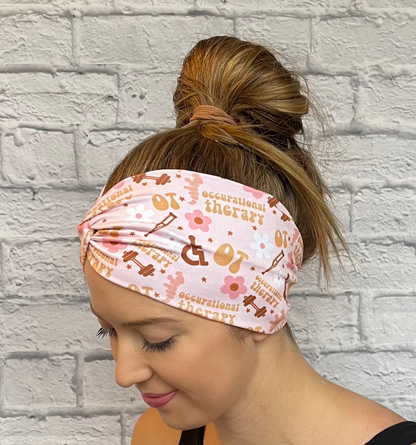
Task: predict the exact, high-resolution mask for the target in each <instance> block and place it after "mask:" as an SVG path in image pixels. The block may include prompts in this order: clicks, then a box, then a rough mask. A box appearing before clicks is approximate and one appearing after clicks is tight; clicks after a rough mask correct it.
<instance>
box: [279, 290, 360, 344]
mask: <svg viewBox="0 0 416 445" xmlns="http://www.w3.org/2000/svg"><path fill="white" fill-rule="evenodd" d="M290 302H291V304H292V307H291V309H290V312H289V314H288V320H289V323H290V325H291V327H292V326H293V332H294V334H295V336H296V340H297V341H298V344H299V345H301V346H302V348H312V349H315V348H316V346H317V345H320V346H321V347H324V348H331V349H332V350H333V349H345V348H354V347H357V346H358V345H359V343H360V335H359V326H358V307H359V297H358V296H356V295H348V296H342V297H339V296H338V297H336V298H330V297H326V296H320V297H318V296H308V297H293V298H292V299H291V300H290ZM317 326H319V329H317Z"/></svg>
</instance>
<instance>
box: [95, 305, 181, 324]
mask: <svg viewBox="0 0 416 445" xmlns="http://www.w3.org/2000/svg"><path fill="white" fill-rule="evenodd" d="M90 308H91V312H92V313H93V314H94V315H95V316H96V317H98V318H102V317H100V316H99V315H98V314H97V312H95V310H94V309H93V307H92V304H91V303H90ZM152 323H160V324H173V323H176V324H183V321H181V320H178V319H176V318H169V317H149V318H143V319H142V320H136V321H129V322H127V323H121V326H144V325H147V324H152Z"/></svg>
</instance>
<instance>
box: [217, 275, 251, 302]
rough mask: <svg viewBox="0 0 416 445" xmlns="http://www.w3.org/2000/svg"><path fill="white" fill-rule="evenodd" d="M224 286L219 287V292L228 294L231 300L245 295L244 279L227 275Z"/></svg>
mask: <svg viewBox="0 0 416 445" xmlns="http://www.w3.org/2000/svg"><path fill="white" fill-rule="evenodd" d="M224 283H225V284H224V285H223V286H221V288H220V291H221V293H223V294H228V296H229V297H230V298H231V300H235V299H236V298H238V297H239V296H240V295H241V294H245V293H246V292H247V288H246V286H244V277H233V276H231V275H227V276H226V277H225V278H224Z"/></svg>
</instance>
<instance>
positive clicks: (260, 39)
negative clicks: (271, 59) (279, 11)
mask: <svg viewBox="0 0 416 445" xmlns="http://www.w3.org/2000/svg"><path fill="white" fill-rule="evenodd" d="M310 33H311V21H310V20H309V19H298V18H294V17H262V18H252V17H250V18H244V19H237V20H236V36H237V37H238V38H240V39H242V40H251V41H255V42H257V43H261V44H264V45H268V46H270V47H272V48H274V46H275V45H274V43H275V42H279V47H278V48H275V49H278V50H279V51H281V52H284V53H286V54H290V56H291V57H292V58H293V59H294V60H295V61H296V64H297V65H298V66H299V68H301V69H305V68H306V64H307V58H308V55H309V47H310Z"/></svg>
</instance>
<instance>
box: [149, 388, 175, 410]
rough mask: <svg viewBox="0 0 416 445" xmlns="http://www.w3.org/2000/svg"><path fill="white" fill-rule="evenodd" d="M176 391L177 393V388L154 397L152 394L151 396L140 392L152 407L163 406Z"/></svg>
mask: <svg viewBox="0 0 416 445" xmlns="http://www.w3.org/2000/svg"><path fill="white" fill-rule="evenodd" d="M176 393H177V390H176V391H173V392H170V393H169V394H164V395H160V396H156V397H154V395H153V394H152V395H151V396H150V395H144V394H142V396H143V400H144V401H145V402H146V403H147V404H148V405H149V406H151V407H152V408H160V407H161V406H164V405H166V404H167V403H168V402H170V401H171V400H172V399H173V398H174V397H175V394H176Z"/></svg>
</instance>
